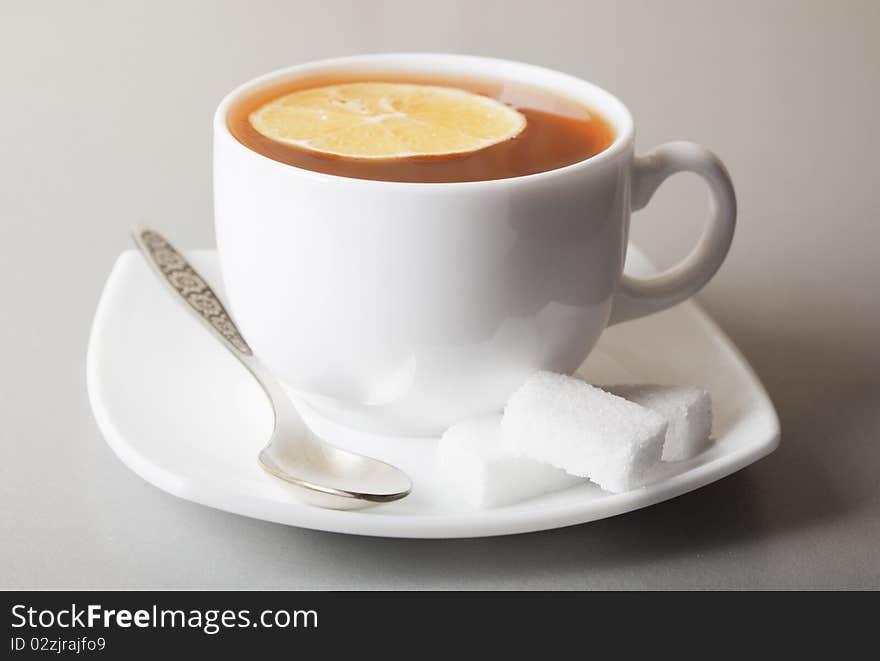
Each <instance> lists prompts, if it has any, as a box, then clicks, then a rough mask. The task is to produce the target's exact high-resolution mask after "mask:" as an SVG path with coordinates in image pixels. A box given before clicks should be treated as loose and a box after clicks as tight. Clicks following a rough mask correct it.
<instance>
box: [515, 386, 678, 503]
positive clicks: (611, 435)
mask: <svg viewBox="0 0 880 661" xmlns="http://www.w3.org/2000/svg"><path fill="white" fill-rule="evenodd" d="M501 428H502V432H503V433H502V444H503V445H504V446H505V447H506V448H507V449H508V450H510V451H511V452H515V453H520V454H523V455H525V456H527V457H530V458H532V459H535V460H537V461H541V462H544V463H547V464H550V465H552V466H556V467H557V468H561V469H563V470H565V471H566V472H568V473H570V474H572V475H579V476H582V477H587V478H589V479H590V480H592V481H593V482H595V483H596V484H598V485H599V486H600V487H602V488H603V489H605V490H606V491H613V492H622V491H628V490H630V489H635V488H637V487H639V486H642V485H643V484H644V483H645V482H646V481H647V480H648V479H650V476H651V471H652V469H654V468H655V467H656V466H657V465H658V464H659V462H660V455H661V453H662V450H663V439H664V437H665V435H666V421H665V420H664V419H663V417H662V416H660V415H659V414H657V413H655V412H654V411H650V410H648V409H646V408H644V407H643V406H640V405H639V404H635V403H633V402H629V401H627V400H625V399H623V398H622V397H618V396H617V395H613V394H611V393H608V392H605V391H604V390H601V389H600V388H596V387H594V386H591V385H589V384H588V383H586V382H585V381H582V380H580V379H577V378H574V377H570V376H564V375H562V374H554V373H552V372H537V373H536V374H534V375H532V376H531V377H529V379H528V380H526V382H525V383H524V384H523V385H522V386H520V388H519V389H518V390H517V391H516V392H514V394H513V395H512V396H511V398H510V399H509V400H508V402H507V406H506V407H505V409H504V416H503V418H502V421H501Z"/></svg>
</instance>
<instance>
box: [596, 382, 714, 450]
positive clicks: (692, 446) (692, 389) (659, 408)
mask: <svg viewBox="0 0 880 661" xmlns="http://www.w3.org/2000/svg"><path fill="white" fill-rule="evenodd" d="M603 388H604V389H605V390H607V391H608V392H610V393H614V394H615V395H618V396H620V397H623V398H624V399H628V400H629V401H631V402H635V403H636V404H641V405H642V406H644V407H645V408H648V409H651V410H652V411H655V412H656V413H659V414H660V415H661V416H663V418H664V419H665V420H666V424H667V427H666V441H665V443H664V444H663V461H682V460H684V459H690V458H691V457H694V456H696V455H697V454H699V453H700V452H702V451H703V450H705V449H706V447H707V446H708V445H709V433H710V432H711V430H712V401H711V400H710V399H709V393H708V392H706V391H705V390H704V389H702V388H698V387H696V386H664V385H655V384H645V385H630V384H623V385H614V386H608V387H605V386H603Z"/></svg>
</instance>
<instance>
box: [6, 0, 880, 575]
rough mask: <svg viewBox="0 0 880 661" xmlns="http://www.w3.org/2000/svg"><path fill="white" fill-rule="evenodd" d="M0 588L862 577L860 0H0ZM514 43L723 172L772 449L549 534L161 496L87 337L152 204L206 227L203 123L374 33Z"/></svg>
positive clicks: (870, 56)
mask: <svg viewBox="0 0 880 661" xmlns="http://www.w3.org/2000/svg"><path fill="white" fill-rule="evenodd" d="M0 7H2V9H0V12H2V13H0V100H2V110H0V182H2V184H0V273H2V278H0V300H2V306H3V307H2V310H3V317H2V322H0V347H2V352H3V353H2V355H3V359H2V369H0V435H2V439H0V440H2V443H0V495H2V505H0V531H2V532H0V587H7V588H16V587H29V588H48V587H57V588H73V587H85V588H129V587H135V588H161V587H180V588H184V587H185V588H194V587H209V588H210V587H217V588H219V587H234V588H245V587H250V588H428V587H443V588H446V587H449V588H451V587H466V588H484V587H486V588H508V587H510V588H539V587H541V588H670V587H671V588H694V587H700V588H702V587H742V588H746V587H750V588H794V587H799V588H843V587H849V588H860V587H861V588H878V587H880V557H878V552H877V548H878V546H880V494H878V488H877V483H878V475H880V446H878V443H880V406H878V403H880V385H878V381H880V350H878V340H880V296H878V293H877V284H878V276H880V265H878V259H880V249H878V241H877V240H878V238H880V229H878V227H880V226H878V222H880V213H878V212H880V202H878V195H877V175H878V167H877V153H878V148H880V130H878V126H880V123H878V119H877V112H878V108H877V106H878V99H880V94H878V90H880V46H878V44H880V2H871V1H868V2H832V1H831V0H828V1H827V2H807V1H801V2H798V1H788V2H781V1H780V2H755V1H749V2H743V1H741V0H740V1H737V2H733V1H731V0H725V1H723V2H721V1H717V2H705V1H699V0H693V1H671V0H668V1H666V0H664V1H660V0H658V1H644V2H631V1H630V2H574V1H572V2H552V1H545V2H536V1H535V0H531V1H528V2H512V1H508V2H482V1H478V0H434V1H432V2H413V1H409V2H380V1H366V0H364V1H360V2H336V1H331V0H321V2H312V1H310V2H305V1H302V2H296V1H288V2H255V1H254V0H248V2H244V1H242V2H222V3H221V2H204V3H197V2H155V1H153V2H146V1H145V2H57V3H48V4H47V3H43V2H21V3H13V2H9V1H8V0H3V2H2V4H0ZM394 50H435V51H455V52H463V53H476V54H486V55H495V56H500V57H508V58H514V59H519V60H525V61H529V62H533V63H536V64H541V65H544V66H549V67H553V68H557V69H561V70H563V71H567V72H570V73H573V74H576V75H579V76H582V77H585V78H587V79H590V80H592V81H594V82H596V83H598V84H600V85H602V86H604V87H606V88H607V89H609V90H611V91H612V92H614V93H616V94H617V95H618V96H619V97H620V98H622V99H623V100H624V102H626V103H627V104H628V105H629V107H630V108H631V109H632V111H633V114H634V115H635V117H636V119H637V125H638V145H639V148H640V149H641V150H645V149H648V148H650V147H652V146H653V145H656V144H658V143H661V142H663V141H666V140H670V139H676V138H682V139H690V140H695V141H698V142H701V143H704V144H706V145H707V146H709V147H710V148H712V149H714V150H716V151H717V152H718V154H719V155H721V157H722V158H723V159H724V160H725V162H726V163H727V165H728V167H729V169H730V171H731V173H732V176H733V178H734V181H735V183H736V186H737V190H738V194H739V200H740V205H741V206H740V209H741V212H740V221H739V228H738V230H737V236H736V239H735V241H734V246H733V249H732V251H731V253H730V257H729V259H728V260H727V263H726V264H725V266H724V267H723V268H722V270H721V271H720V273H719V274H718V276H717V277H716V278H715V280H714V281H713V282H712V283H711V284H710V285H709V286H708V287H707V289H706V290H705V291H704V292H703V294H702V295H701V296H700V299H701V301H702V302H703V303H704V304H705V306H706V307H707V308H708V310H709V311H710V312H711V313H712V314H713V315H714V316H715V318H716V319H717V320H718V321H719V322H720V323H721V325H722V326H723V327H724V328H725V329H726V330H727V331H728V332H729V334H730V335H731V336H732V337H733V339H734V341H735V342H736V343H737V344H738V345H739V346H740V347H741V348H742V350H743V351H744V353H745V354H746V356H747V357H748V358H749V360H750V361H751V362H752V363H753V365H754V366H755V368H756V369H757V371H758V373H759V374H760V376H761V377H762V379H763V380H764V382H765V383H766V385H767V387H768V389H769V391H770V394H771V396H772V397H773V399H774V401H775V403H776V405H777V407H778V409H779V413H780V416H781V419H782V426H783V443H782V446H781V447H780V449H779V450H778V451H777V452H776V453H775V454H774V455H772V456H770V457H769V458H767V459H764V460H763V461H761V462H759V463H758V464H756V465H754V466H752V467H750V468H748V469H746V470H744V471H742V472H740V473H738V474H736V475H734V476H732V477H729V478H727V479H725V480H723V481H721V482H719V483H716V484H714V485H712V486H709V487H706V488H704V489H702V490H700V491H698V492H696V493H693V494H690V495H687V496H683V497H681V498H678V499H675V500H674V501H671V502H668V503H665V504H662V505H659V506H655V507H652V508H649V509H647V510H642V511H639V512H635V513H632V514H628V515H625V516H621V517H617V518H614V519H610V520H606V521H601V522H598V523H593V524H588V525H583V526H579V527H574V528H569V529H565V530H558V531H552V532H545V533H538V534H530V535H522V536H518V537H505V538H497V539H486V540H465V541H405V540H404V541H401V540H383V539H370V538H357V537H348V536H344V535H336V534H326V533H319V532H313V531H308V530H297V529H293V528H286V527H283V526H279V525H274V524H269V523H263V522H259V521H253V520H249V519H245V518H241V517H237V516H233V515H229V514H225V513H222V512H217V511H213V510H209V509H206V508H203V507H200V506H198V505H194V504H191V503H188V502H184V501H180V500H177V499H175V498H173V497H171V496H169V495H167V494H165V493H163V492H161V491H159V490H157V489H155V488H153V487H151V486H149V485H148V484H146V483H145V482H143V481H141V480H140V479H139V478H137V477H135V476H134V475H133V474H132V473H130V472H129V471H128V470H127V469H126V468H125V467H124V466H123V465H122V464H121V462H119V461H118V460H117V459H116V458H115V456H114V455H113V454H112V452H111V451H110V449H109V448H108V447H107V446H106V445H105V444H104V442H103V440H102V439H101V436H100V434H99V432H98V430H97V428H96V426H95V424H94V421H93V420H92V416H91V412H90V410H89V406H88V401H87V398H86V392H85V365H84V361H85V347H86V341H87V337H88V332H89V325H90V322H91V318H92V314H93V312H94V309H95V304H96V302H97V300H98V296H99V294H100V291H101V288H102V285H103V283H104V280H105V278H106V276H107V274H108V272H109V270H110V267H111V265H112V263H113V261H114V259H115V258H116V256H117V255H118V253H119V252H120V251H121V250H123V249H124V248H127V247H128V246H129V240H128V236H127V228H128V226H129V225H130V224H131V223H133V222H135V221H149V222H151V223H153V224H155V225H157V226H159V227H161V228H164V229H166V230H168V232H169V233H170V234H171V235H172V236H173V237H174V238H175V239H176V240H177V241H178V242H179V243H180V244H181V245H183V246H186V247H206V246H211V245H212V244H213V234H212V228H211V188H210V118H211V114H212V111H213V108H214V106H215V104H216V103H217V101H218V100H219V99H220V97H221V96H222V95H223V94H224V93H225V92H226V91H228V90H229V89H231V88H232V87H233V86H235V85H236V84H238V83H239V82H241V81H243V80H245V79H247V78H250V77H252V76H254V75H257V74H260V73H263V72H265V71H268V70H271V69H274V68H278V67H280V66H284V65H288V64H291V63H296V62H301V61H306V60H312V59H316V58H322V57H329V56H336V55H341V54H352V53H359V52H370V51H394ZM703 205H704V193H703V192H702V190H701V188H700V185H699V183H697V182H696V181H694V180H692V179H691V178H689V177H688V176H687V175H683V176H680V177H676V178H675V179H673V180H672V181H671V182H669V183H668V184H667V185H666V186H665V187H664V188H663V189H662V190H661V191H660V192H659V193H658V195H657V196H656V198H655V200H654V202H653V203H652V205H651V206H650V207H649V210H647V211H645V212H644V213H640V214H639V215H638V216H637V217H636V220H635V229H634V234H635V238H636V240H637V241H639V242H640V243H641V245H642V246H644V247H645V248H646V250H647V252H649V253H650V254H651V255H652V256H654V257H655V258H656V259H657V260H658V261H660V262H661V263H665V264H668V263H672V262H673V261H674V260H675V259H676V258H677V257H679V256H681V255H683V254H684V253H685V251H686V250H687V249H688V247H689V245H690V243H691V242H692V241H693V240H694V238H695V236H696V234H697V232H698V231H699V228H700V224H701V219H702V217H703V214H704V213H705V210H704V207H703Z"/></svg>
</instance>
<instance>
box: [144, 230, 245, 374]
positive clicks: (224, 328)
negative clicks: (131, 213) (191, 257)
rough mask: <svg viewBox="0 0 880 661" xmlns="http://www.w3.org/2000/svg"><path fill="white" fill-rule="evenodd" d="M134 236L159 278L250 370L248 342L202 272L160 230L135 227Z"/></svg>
mask: <svg viewBox="0 0 880 661" xmlns="http://www.w3.org/2000/svg"><path fill="white" fill-rule="evenodd" d="M132 236H133V237H134V242H135V244H136V245H137V247H138V248H140V251H141V252H142V253H143V254H144V257H146V258H147V263H148V264H150V266H151V267H152V268H153V270H154V271H155V272H156V274H157V275H158V276H159V279H160V280H162V281H163V282H164V283H165V284H166V285H168V288H169V289H170V290H171V291H173V292H174V293H176V294H177V295H178V297H179V298H180V299H182V301H183V302H184V303H186V304H187V306H188V307H189V308H190V310H192V311H193V312H194V313H195V314H196V316H197V317H198V318H199V319H200V320H201V321H202V323H203V324H204V325H205V326H206V327H207V328H208V330H210V331H212V332H213V333H214V335H215V336H216V337H217V338H218V339H219V340H221V341H222V342H223V344H225V345H226V347H227V348H228V349H229V350H230V351H232V353H233V354H234V355H235V356H236V357H237V358H238V359H240V360H241V361H242V362H244V363H245V365H248V366H249V367H250V365H249V364H248V363H249V362H250V361H249V360H247V359H248V358H250V357H251V356H253V352H252V351H251V348H250V347H249V346H248V343H247V342H245V341H244V338H243V337H242V336H241V333H240V332H239V330H238V328H237V327H236V325H235V324H234V323H233V321H232V319H231V318H230V316H229V313H228V312H226V308H225V307H223V303H221V302H220V299H219V298H218V296H217V294H215V293H214V291H213V290H212V289H211V288H210V287H209V286H208V283H207V281H206V280H205V279H204V278H203V277H202V276H201V275H200V274H199V272H198V271H196V270H195V269H194V268H193V267H192V265H191V264H190V263H189V262H188V261H186V258H185V257H184V256H183V255H181V254H180V252H179V251H178V250H177V249H176V248H175V247H174V246H173V245H171V242H170V241H168V239H166V238H165V237H164V236H162V235H161V234H159V232H157V231H156V230H154V229H151V228H149V227H143V226H135V227H134V228H132Z"/></svg>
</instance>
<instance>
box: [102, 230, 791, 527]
mask: <svg viewBox="0 0 880 661" xmlns="http://www.w3.org/2000/svg"><path fill="white" fill-rule="evenodd" d="M189 256H190V258H191V259H192V261H193V264H194V265H195V266H196V268H198V269H199V270H200V271H202V273H204V274H205V275H206V276H207V277H208V279H210V280H211V282H212V283H214V285H215V288H216V289H218V290H220V286H219V283H220V278H219V273H218V267H217V258H216V254H215V253H214V252H213V251H196V252H193V253H190V254H189ZM627 270H628V271H631V272H633V273H639V272H642V273H644V272H649V271H650V270H651V267H650V266H649V264H648V262H647V260H645V258H644V257H642V256H641V254H640V253H638V252H637V251H635V250H633V249H632V247H630V251H629V258H628V267H627ZM220 293H221V295H222V292H220ZM87 369H88V388H89V397H90V400H91V403H92V408H93V410H94V413H95V418H96V420H97V422H98V426H99V427H100V428H101V431H102V432H103V434H104V436H105V437H106V439H107V442H108V443H109V444H110V447H111V448H113V450H114V452H116V454H117V455H118V456H119V458H120V459H121V460H122V461H123V463H125V464H126V465H127V466H128V467H129V468H131V469H132V470H133V471H134V472H135V473H137V474H138V475H140V476H141V477H142V478H144V479H145V480H147V481H148V482H150V483H152V484H153V485H155V486H157V487H159V488H160V489H163V490H165V491H167V492H169V493H172V494H174V495H176V496H179V497H181V498H186V499H188V500H192V501H195V502H197V503H201V504H203V505H208V506H210V507H215V508H218V509H221V510H226V511H229V512H234V513H236V514H243V515H245V516H251V517H254V518H257V519H265V520H268V521H276V522H278V523H285V524H288V525H293V526H300V527H303V528H314V529H318V530H330V531H335V532H344V533H352V534H358V535H378V536H385V537H482V536H489V535H503V534H511V533H522V532H529V531H534V530H546V529H550V528H559V527H562V526H568V525H572V524H577V523H584V522H587V521H594V520H596V519H601V518H605V517H609V516H614V515H616V514H622V513H624V512H629V511H631V510H635V509H638V508H641V507H646V506H648V505H653V504H654V503H658V502H660V501H663V500H666V499H668V498H672V497H674V496H678V495H680V494H683V493H686V492H688V491H692V490H694V489H697V488H699V487H701V486H704V485H706V484H708V483H710V482H714V481H715V480H718V479H720V478H722V477H725V476H727V475H730V474H731V473H733V472H735V471H737V470H739V469H741V468H743V467H745V466H748V465H749V464H751V463H752V462H754V461H756V460H757V459H759V458H761V457H763V456H764V455H766V454H769V453H770V452H772V451H773V450H774V449H775V448H776V446H777V444H778V442H779V422H778V419H777V417H776V412H775V410H774V409H773V405H772V404H771V402H770V400H769V398H768V397H767V394H766V392H765V391H764V388H763V387H762V386H761V383H760V382H759V381H758V379H757V378H756V376H755V375H754V373H753V372H752V370H751V369H750V367H749V365H748V364H747V363H746V361H745V360H744V358H743V357H742V356H741V355H740V353H739V352H738V351H737V349H736V348H735V347H734V346H733V344H732V343H731V342H730V340H729V339H728V338H727V337H726V336H725V335H724V334H723V333H722V332H721V331H720V330H719V329H718V327H717V326H716V325H715V324H714V323H713V322H712V321H711V320H710V319H709V318H708V317H707V316H706V314H705V313H704V312H703V311H702V310H700V309H699V308H698V307H697V306H696V305H695V304H693V303H685V304H683V305H679V306H677V307H676V308H674V309H671V310H668V311H666V312H663V313H660V314H656V315H653V316H651V317H648V318H645V319H641V320H638V321H634V322H629V323H626V324H622V325H620V326H615V327H613V328H611V329H609V330H608V331H606V333H605V334H604V335H603V336H602V340H601V342H600V343H599V346H598V347H597V349H596V350H595V351H594V352H593V354H591V356H590V358H589V359H588V360H587V362H586V363H585V364H584V365H583V367H582V368H581V370H580V373H581V374H582V375H583V376H584V377H585V378H587V379H588V380H590V381H592V382H594V383H603V382H605V383H610V382H621V381H629V382H633V381H636V382H654V383H683V384H699V385H702V386H704V387H706V388H708V390H709V391H710V392H711V394H712V401H713V405H714V407H715V421H714V427H713V435H714V437H715V439H716V440H715V443H714V444H713V446H712V447H711V448H710V449H709V450H707V451H706V452H704V453H703V454H701V455H699V456H698V457H696V458H694V459H692V460H690V461H687V462H681V463H680V464H675V465H674V466H675V468H674V469H673V470H672V472H671V473H669V474H667V475H666V476H665V477H664V478H663V479H661V480H660V481H658V482H655V483H653V484H651V485H649V486H646V487H643V488H641V489H638V490H635V491H631V492H628V493H623V494H610V493H606V492H604V491H601V490H600V489H599V488H598V487H595V486H593V485H591V484H584V485H581V486H576V487H573V488H570V489H567V490H565V491H560V492H557V493H553V494H548V495H546V496H542V497H540V498H535V499H533V500H529V501H527V502H523V503H520V504H517V505H513V506H509V507H504V508H499V509H493V510H484V511H471V510H467V509H465V508H464V507H463V506H462V505H459V504H457V503H455V502H454V501H453V500H451V499H449V498H448V496H447V495H446V493H445V491H444V490H442V489H441V486H440V485H439V484H438V483H437V481H436V479H435V477H434V473H433V450H434V444H435V441H434V440H432V439H399V438H398V439H394V438H381V437H378V436H374V435H369V434H366V433H363V432H357V431H353V430H349V429H345V428H342V427H339V426H337V425H335V424H333V423H331V422H328V421H326V420H323V419H320V418H318V417H317V416H316V414H315V413H314V412H313V411H310V410H306V409H305V407H303V411H302V412H303V415H304V416H305V417H306V419H307V421H308V422H309V424H310V425H311V426H312V427H313V428H315V430H316V431H318V432H319V433H320V434H321V435H322V436H324V437H325V438H327V439H328V440H329V441H331V442H333V443H335V444H337V445H340V446H343V447H347V448H351V449H353V450H356V451H358V452H361V453H365V454H369V455H372V456H375V457H377V458H380V459H384V460H385V461H388V462H390V463H392V464H394V465H396V466H399V467H400V468H402V469H403V470H405V471H407V472H408V473H409V474H410V476H411V477H412V479H413V483H414V489H413V492H412V494H411V495H410V496H408V497H407V498H405V499H403V500H401V501H398V502H395V503H389V504H385V505H380V506H377V507H373V508H370V509H366V510H361V511H357V512H350V511H349V512H345V511H331V510H324V509H319V508H316V507H311V506H308V505H304V504H301V503H298V502H297V501H296V500H295V498H294V495H293V494H292V492H291V491H289V490H288V488H287V487H286V486H285V485H284V484H283V483H281V482H280V481H278V480H276V479H275V478H273V477H271V476H269V475H267V474H266V473H264V472H263V471H262V470H261V469H260V468H259V467H258V465H257V452H258V451H259V450H260V448H261V447H262V446H263V444H264V443H265V441H266V439H267V438H268V436H269V433H270V431H271V425H272V417H271V409H270V407H269V404H268V402H267V401H266V400H265V399H264V396H263V394H262V391H261V390H260V388H259V386H257V385H256V383H255V382H254V381H252V380H251V377H250V376H249V375H248V374H247V372H246V371H245V370H244V369H243V368H242V367H241V366H240V365H239V364H238V363H237V362H236V360H235V359H234V358H233V357H232V356H231V355H230V354H228V353H227V351H226V349H225V348H224V347H222V346H221V345H220V343H219V342H217V341H215V340H214V339H212V338H211V337H209V336H208V335H207V333H206V332H205V330H204V329H203V328H202V327H201V326H200V325H199V324H198V323H197V322H196V321H195V320H194V319H192V318H191V317H190V315H188V314H187V313H186V312H184V310H183V309H182V308H180V306H179V304H178V303H177V301H174V300H173V299H172V298H171V296H169V294H168V292H166V291H165V289H164V288H162V287H161V286H160V283H159V282H158V281H157V280H156V278H155V276H154V275H153V274H152V273H151V272H150V271H149V270H148V269H147V266H146V264H145V263H144V261H143V259H142V257H141V256H140V255H139V254H138V253H137V252H135V251H133V250H131V251H127V252H125V253H123V254H122V255H121V256H120V258H119V260H118V261H117V263H116V265H115V266H114V268H113V271H112V273H111V274H110V278H109V280H108V281H107V284H106V286H105V289H104V293H103V295H102V296H101V301H100V303H99V305H98V310H97V313H96V316H95V322H94V326H93V328H92V335H91V339H90V342H89V354H88V366H87Z"/></svg>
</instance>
